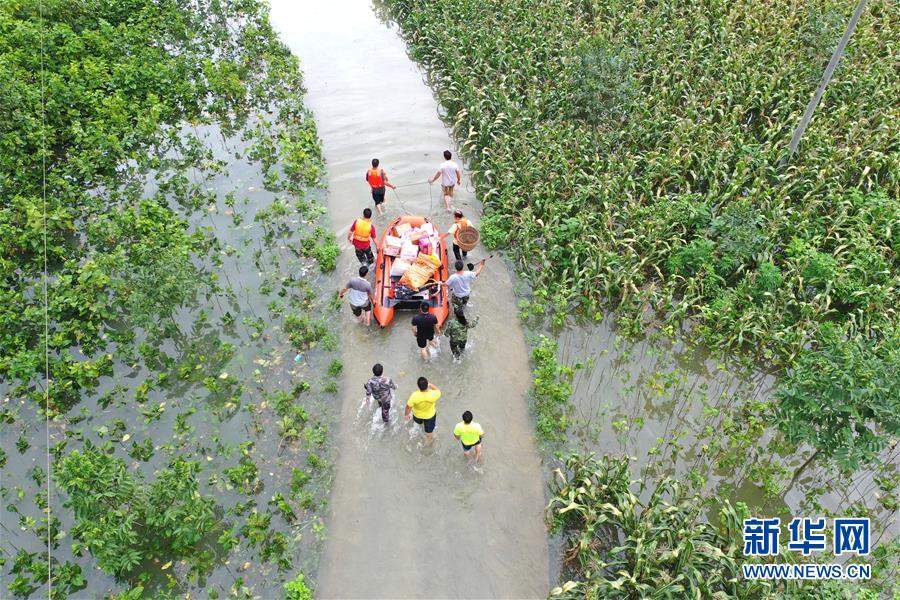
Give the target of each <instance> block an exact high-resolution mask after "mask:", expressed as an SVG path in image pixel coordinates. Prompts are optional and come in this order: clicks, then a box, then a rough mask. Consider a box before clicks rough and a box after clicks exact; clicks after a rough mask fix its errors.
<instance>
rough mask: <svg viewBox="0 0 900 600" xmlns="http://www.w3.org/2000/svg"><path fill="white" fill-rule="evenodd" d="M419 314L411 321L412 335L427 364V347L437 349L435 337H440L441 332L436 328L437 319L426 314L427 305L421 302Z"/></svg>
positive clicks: (428, 313)
mask: <svg viewBox="0 0 900 600" xmlns="http://www.w3.org/2000/svg"><path fill="white" fill-rule="evenodd" d="M419 311H420V312H419V314H417V315H416V316H414V317H413V319H412V330H413V335H414V336H415V337H416V344H417V345H418V346H419V352H421V353H422V358H423V359H424V360H425V362H428V347H429V346H431V347H432V348H435V349H437V339H436V338H437V336H439V335H441V330H440V328H439V327H438V326H437V322H438V320H437V317H436V316H434V315H433V314H431V313H430V312H428V303H427V302H423V303H422V304H421V305H420V306H419Z"/></svg>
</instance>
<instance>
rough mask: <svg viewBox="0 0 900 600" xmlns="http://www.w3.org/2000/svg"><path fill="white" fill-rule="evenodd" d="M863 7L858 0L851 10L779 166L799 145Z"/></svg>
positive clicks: (864, 4) (863, 3)
mask: <svg viewBox="0 0 900 600" xmlns="http://www.w3.org/2000/svg"><path fill="white" fill-rule="evenodd" d="M865 8H866V0H859V4H857V6H856V10H855V11H854V12H853V16H852V17H850V22H849V23H847V28H846V29H845V30H844V36H843V37H842V38H841V41H840V42H838V45H837V47H836V48H835V49H834V52H833V53H832V54H831V60H829V61H828V66H827V67H825V72H824V73H823V74H822V80H821V81H819V87H818V88H816V93H815V94H813V97H812V98H811V99H810V101H809V104H807V105H806V110H805V111H804V112H803V116H802V117H801V118H800V122H799V123H798V124H797V128H796V129H795V130H794V135H793V136H791V143H790V146H789V147H788V153H787V154H786V155H785V156H783V157H782V158H781V160H780V161H779V166H784V165H785V164H787V162H788V161H789V160H790V159H791V157H792V156H794V154H796V153H797V147H798V146H799V145H800V138H802V137H803V134H804V133H805V132H806V127H807V126H808V125H809V122H810V121H812V118H813V113H814V112H815V111H816V107H817V106H818V105H819V101H820V100H821V99H822V96H823V95H824V94H825V87H826V86H827V85H828V82H830V81H831V77H832V75H834V70H835V69H836V68H837V65H838V63H839V62H840V60H841V57H843V56H844V50H845V49H846V48H847V42H849V41H850V36H851V35H853V31H854V30H855V29H856V24H857V22H859V17H860V16H861V15H862V13H863V10H865Z"/></svg>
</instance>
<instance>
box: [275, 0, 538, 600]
mask: <svg viewBox="0 0 900 600" xmlns="http://www.w3.org/2000/svg"><path fill="white" fill-rule="evenodd" d="M272 4H273V9H272V22H273V23H274V25H275V27H276V28H277V29H278V30H279V32H280V33H281V35H282V39H284V40H285V42H286V43H287V44H288V45H289V46H290V47H291V48H292V50H293V51H294V52H295V53H296V54H297V55H298V56H299V57H300V59H301V61H302V67H303V70H304V76H305V85H306V87H307V89H308V91H309V93H308V96H307V98H308V102H309V105H310V107H311V108H312V110H313V112H314V113H315V116H316V121H317V123H318V127H319V135H320V137H321V138H322V140H323V142H324V152H325V158H326V161H327V163H328V188H329V200H328V208H329V213H330V217H331V220H332V223H333V226H334V229H335V231H336V232H337V233H338V238H339V240H340V242H341V246H342V250H343V252H342V256H341V259H340V261H339V265H338V269H339V272H340V276H339V278H340V279H341V283H344V282H345V280H346V279H347V278H348V277H349V275H350V274H351V273H352V272H353V271H355V270H356V268H357V266H358V264H357V262H356V259H355V258H354V256H353V253H352V251H351V249H350V248H349V246H348V244H347V242H346V227H348V226H349V224H350V223H351V221H352V220H353V219H354V218H355V217H356V216H358V215H359V214H360V212H361V211H362V209H363V208H365V207H366V206H371V197H370V195H369V192H368V186H367V185H366V184H365V182H364V181H363V176H364V173H365V169H366V167H367V166H368V163H369V161H370V159H371V158H373V157H378V158H380V159H381V164H382V166H383V167H384V168H385V169H386V171H387V173H388V175H389V176H390V178H391V181H393V182H394V183H395V184H397V185H407V184H414V183H421V182H423V181H424V180H425V179H426V178H427V177H429V176H430V175H431V174H433V173H434V172H435V170H436V169H437V166H438V164H439V163H440V161H441V160H442V158H441V157H440V153H441V152H442V151H443V150H444V149H446V148H447V147H448V146H450V139H449V134H448V132H447V130H446V128H445V127H444V126H443V124H442V123H441V121H440V120H439V118H438V115H437V106H436V102H435V100H434V98H433V96H432V93H431V91H430V89H429V88H428V86H427V85H426V84H425V83H424V81H423V79H422V74H421V72H420V71H419V69H418V68H417V67H416V65H414V64H413V63H412V62H411V61H410V59H409V58H408V57H407V56H406V51H405V46H404V44H403V42H402V41H401V40H400V39H399V38H398V36H397V34H396V32H395V31H393V30H392V29H391V28H389V27H388V26H387V25H386V24H384V23H382V22H380V21H379V20H378V19H377V18H376V16H375V14H374V13H373V12H372V8H371V6H370V5H369V3H368V2H365V1H363V0H335V1H331V2H327V3H326V2H311V1H310V2H292V1H290V0H274V1H273V3H272ZM463 184H464V185H463V188H467V187H468V185H467V184H468V178H467V176H466V174H465V172H464V174H463ZM469 189H470V188H469ZM439 190H440V188H438V187H435V188H433V190H432V191H433V193H434V196H433V202H434V204H433V205H432V197H431V196H430V195H429V187H428V186H427V185H414V186H409V187H403V188H401V189H400V190H398V192H399V195H400V198H401V199H402V203H403V205H402V206H401V205H400V203H399V202H398V201H397V199H396V197H395V196H394V195H393V194H392V193H391V192H390V191H389V192H388V194H389V196H388V197H389V202H388V204H387V208H388V218H380V219H376V221H375V224H376V227H377V228H378V233H379V235H381V233H382V229H383V226H384V224H385V223H386V222H387V221H388V219H389V218H392V217H394V216H396V215H398V214H401V213H402V212H404V210H409V211H411V212H416V213H420V214H429V212H433V214H434V215H435V219H436V221H437V222H438V223H439V225H440V227H441V230H442V231H445V230H446V227H447V226H448V225H449V222H450V219H449V217H448V216H447V215H446V214H445V213H444V212H443V208H442V206H441V204H442V203H441V199H440V197H439V196H440V191H439ZM460 192H461V193H459V194H458V196H457V199H456V204H457V206H459V207H460V208H462V209H463V210H464V211H465V212H466V213H467V215H468V216H470V217H474V219H473V220H476V221H477V212H478V207H477V204H476V201H475V199H474V197H473V195H472V193H471V192H470V191H469V190H467V189H463V190H461V191H460ZM472 256H474V257H475V258H480V257H482V256H485V251H484V249H483V248H477V249H476V250H475V251H474V252H473V253H472ZM472 304H473V305H472V307H471V309H470V310H469V314H470V318H471V316H475V315H477V316H478V317H479V319H480V320H479V323H478V326H477V327H476V328H475V329H474V330H472V332H471V333H470V337H469V345H470V348H469V349H468V350H467V356H465V358H464V359H463V362H462V363H461V364H452V363H451V360H450V352H449V347H448V343H447V340H446V339H443V340H442V347H441V352H440V354H439V355H438V356H437V357H436V358H435V359H434V360H433V361H432V362H431V363H429V364H427V365H426V364H424V363H423V362H422V360H421V358H420V357H419V356H418V354H417V352H416V348H415V343H414V341H413V339H412V335H411V331H410V324H409V321H410V318H411V314H408V313H398V317H397V318H396V319H395V321H394V323H393V324H392V325H391V326H390V327H388V328H387V329H385V330H378V329H376V328H375V327H373V328H371V329H369V330H365V329H364V328H362V327H361V326H359V325H357V324H356V323H354V322H353V320H352V318H351V316H350V312H349V309H348V308H347V307H346V306H345V307H344V308H343V311H342V318H341V321H340V322H339V323H336V326H337V327H340V328H341V334H342V338H341V339H342V344H343V351H342V352H343V363H344V378H343V386H342V392H341V394H340V396H339V401H340V402H341V403H342V404H341V407H340V414H341V422H340V424H339V426H338V432H337V446H338V458H337V462H336V479H335V483H334V488H333V492H332V497H331V503H330V512H329V528H328V542H327V543H326V549H325V554H324V556H323V558H322V563H321V567H320V570H319V574H318V589H317V596H318V597H322V598H360V597H365V598H373V597H385V598H413V597H419V598H452V597H457V598H488V597H505V598H531V597H545V596H546V594H547V590H548V579H549V577H548V551H547V535H546V530H545V526H544V521H543V507H544V495H543V483H542V478H541V467H540V462H539V457H538V453H537V450H536V447H535V443H534V439H533V428H532V424H531V420H530V417H529V415H528V410H527V405H526V398H525V395H526V393H527V391H528V386H529V380H530V373H529V363H528V349H527V347H526V344H525V340H524V336H523V333H522V330H521V328H520V326H519V323H518V321H517V318H516V298H515V296H514V294H513V289H512V281H511V278H510V273H509V272H508V270H507V268H506V266H505V265H504V263H502V262H501V261H499V260H494V261H490V262H489V263H488V266H487V268H486V269H485V272H484V273H483V275H482V277H481V278H480V279H479V281H477V282H476V284H475V286H474V290H473V294H472ZM375 362H382V363H383V364H384V365H385V368H386V374H387V375H388V376H390V377H392V378H394V380H395V381H396V382H397V384H398V386H399V391H398V394H397V400H396V401H395V408H394V413H395V414H394V417H393V418H394V419H395V422H394V423H393V424H392V425H391V426H390V427H388V428H383V427H382V426H381V425H380V423H379V422H377V419H376V420H373V412H374V411H373V410H371V409H368V408H362V409H361V408H360V406H361V401H362V400H363V397H364V394H363V389H362V385H363V383H364V382H365V380H366V379H367V378H368V377H369V375H370V373H371V366H372V364H373V363H375ZM420 375H424V376H426V377H428V378H429V380H431V381H432V382H433V383H435V384H436V385H437V386H438V387H440V388H441V389H442V390H443V397H442V398H441V400H440V401H439V403H438V421H437V429H436V431H435V434H436V441H435V444H434V448H433V449H431V450H427V449H423V448H421V447H420V445H421V441H422V440H421V437H419V436H417V435H416V430H415V429H412V428H410V427H407V426H405V425H404V424H403V419H402V406H403V404H404V403H405V400H406V398H407V397H408V395H409V393H410V392H411V391H412V390H413V389H414V386H415V381H416V378H417V377H419V376H420ZM466 409H469V410H471V411H473V412H474V413H475V418H476V420H477V421H479V422H480V423H481V424H482V426H483V427H484V429H485V431H486V437H485V446H484V447H485V465H484V467H483V472H480V473H479V472H476V471H474V470H472V469H471V468H469V467H467V466H466V463H465V460H464V458H463V456H462V450H461V448H460V446H459V445H458V443H457V442H456V441H455V440H454V439H453V437H452V435H451V431H452V428H453V425H454V424H455V423H456V422H457V421H459V420H460V415H461V413H462V412H463V410H466Z"/></svg>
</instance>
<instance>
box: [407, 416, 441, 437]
mask: <svg viewBox="0 0 900 600" xmlns="http://www.w3.org/2000/svg"><path fill="white" fill-rule="evenodd" d="M413 421H415V422H416V423H418V424H419V425H421V426H423V427H424V428H425V433H431V432H432V431H434V425H435V423H437V413H435V414H434V416H433V417H431V418H430V419H420V418H419V417H417V416H415V415H413Z"/></svg>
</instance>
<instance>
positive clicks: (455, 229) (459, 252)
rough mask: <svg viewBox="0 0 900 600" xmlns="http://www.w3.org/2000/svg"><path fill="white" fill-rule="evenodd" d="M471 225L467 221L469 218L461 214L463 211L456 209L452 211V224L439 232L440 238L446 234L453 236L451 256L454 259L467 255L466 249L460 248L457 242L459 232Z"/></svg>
mask: <svg viewBox="0 0 900 600" xmlns="http://www.w3.org/2000/svg"><path fill="white" fill-rule="evenodd" d="M471 226H472V224H471V223H469V220H468V219H467V218H465V217H464V216H463V212H462V211H461V210H459V209H457V210H454V211H453V225H451V226H450V229H448V230H447V233H442V234H441V237H442V238H445V237H447V236H448V235H452V236H453V257H454V258H456V260H462V259H463V258H466V257H467V256H469V253H468V251H466V250H463V249H462V248H460V247H459V244H458V243H457V242H459V233H460V232H461V231H463V230H464V229H468V228H469V227H471Z"/></svg>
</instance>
